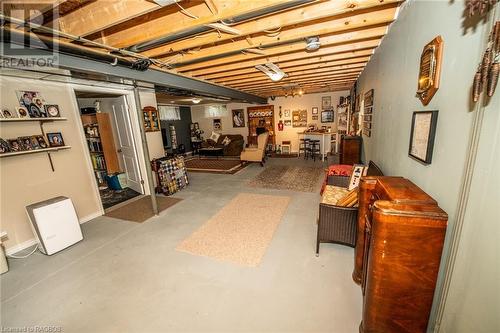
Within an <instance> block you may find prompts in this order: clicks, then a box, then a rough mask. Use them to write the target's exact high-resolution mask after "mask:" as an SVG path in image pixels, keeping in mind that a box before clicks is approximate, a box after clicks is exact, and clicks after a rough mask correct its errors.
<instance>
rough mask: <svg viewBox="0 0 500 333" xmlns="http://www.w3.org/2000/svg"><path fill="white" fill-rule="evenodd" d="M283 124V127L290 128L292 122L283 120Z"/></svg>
mask: <svg viewBox="0 0 500 333" xmlns="http://www.w3.org/2000/svg"><path fill="white" fill-rule="evenodd" d="M284 124H285V127H290V126H292V121H291V120H290V119H285V122H284Z"/></svg>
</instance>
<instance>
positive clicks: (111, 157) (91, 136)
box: [81, 113, 121, 185]
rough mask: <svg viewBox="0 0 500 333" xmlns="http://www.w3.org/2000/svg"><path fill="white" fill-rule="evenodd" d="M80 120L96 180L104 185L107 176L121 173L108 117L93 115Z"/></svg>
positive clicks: (85, 115)
mask: <svg viewBox="0 0 500 333" xmlns="http://www.w3.org/2000/svg"><path fill="white" fill-rule="evenodd" d="M81 118H82V123H83V128H84V131H85V138H86V140H87V144H88V147H89V152H90V158H91V160H92V166H93V167H94V174H95V177H96V180H97V182H98V183H99V185H104V184H105V178H104V177H105V176H106V175H107V174H113V173H117V172H121V170H120V164H119V162H118V155H117V150H116V147H115V141H114V138H113V129H112V126H111V119H110V115H109V114H108V113H93V114H84V115H82V116H81Z"/></svg>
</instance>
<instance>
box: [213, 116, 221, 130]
mask: <svg viewBox="0 0 500 333" xmlns="http://www.w3.org/2000/svg"><path fill="white" fill-rule="evenodd" d="M212 125H213V129H214V131H222V120H221V119H220V118H215V119H213V120H212Z"/></svg>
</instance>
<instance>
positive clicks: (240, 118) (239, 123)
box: [231, 109, 245, 127]
mask: <svg viewBox="0 0 500 333" xmlns="http://www.w3.org/2000/svg"><path fill="white" fill-rule="evenodd" d="M231 113H232V114H233V127H245V115H244V112H243V109H235V110H232V111H231Z"/></svg>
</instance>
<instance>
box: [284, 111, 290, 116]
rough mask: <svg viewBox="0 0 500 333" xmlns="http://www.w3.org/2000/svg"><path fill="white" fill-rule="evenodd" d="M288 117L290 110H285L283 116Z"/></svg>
mask: <svg viewBox="0 0 500 333" xmlns="http://www.w3.org/2000/svg"><path fill="white" fill-rule="evenodd" d="M289 117H290V110H285V118H289Z"/></svg>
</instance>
